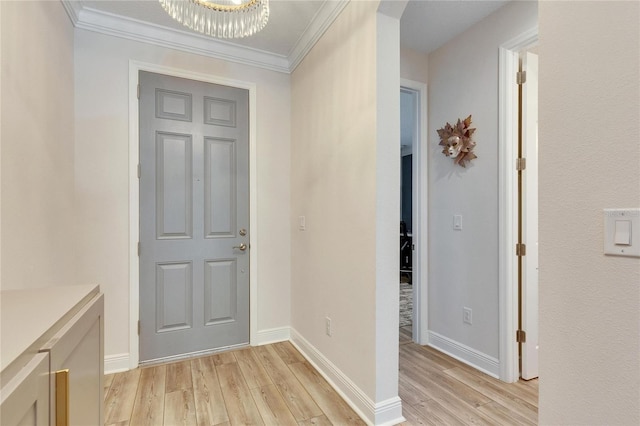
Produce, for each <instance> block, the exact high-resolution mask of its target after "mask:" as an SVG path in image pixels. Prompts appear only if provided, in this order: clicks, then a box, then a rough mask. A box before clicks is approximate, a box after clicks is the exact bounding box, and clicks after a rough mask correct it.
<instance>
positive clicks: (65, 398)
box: [56, 370, 69, 426]
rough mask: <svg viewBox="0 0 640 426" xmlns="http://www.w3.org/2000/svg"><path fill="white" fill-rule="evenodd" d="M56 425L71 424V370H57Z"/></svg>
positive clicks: (66, 425)
mask: <svg viewBox="0 0 640 426" xmlns="http://www.w3.org/2000/svg"><path fill="white" fill-rule="evenodd" d="M56 426H69V370H59V371H56Z"/></svg>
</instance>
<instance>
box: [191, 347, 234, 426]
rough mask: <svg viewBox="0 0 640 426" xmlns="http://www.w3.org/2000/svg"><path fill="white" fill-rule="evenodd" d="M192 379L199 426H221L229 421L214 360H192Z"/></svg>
mask: <svg viewBox="0 0 640 426" xmlns="http://www.w3.org/2000/svg"><path fill="white" fill-rule="evenodd" d="M191 377H192V379H193V398H194V400H195V403H196V420H197V422H198V426H204V425H206V426H211V425H219V424H222V423H224V422H227V421H229V416H228V414H227V408H226V406H225V404H224V397H223V396H222V390H221V389H220V382H219V380H218V373H217V371H216V366H215V364H214V361H213V358H211V357H203V358H196V359H193V360H191Z"/></svg>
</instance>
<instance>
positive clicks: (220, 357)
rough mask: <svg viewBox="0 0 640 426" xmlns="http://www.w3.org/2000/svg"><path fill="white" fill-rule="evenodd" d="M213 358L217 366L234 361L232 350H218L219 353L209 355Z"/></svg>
mask: <svg viewBox="0 0 640 426" xmlns="http://www.w3.org/2000/svg"><path fill="white" fill-rule="evenodd" d="M211 358H212V359H213V363H214V364H215V365H216V367H217V366H219V365H223V364H232V363H234V362H236V357H235V356H234V352H233V351H231V352H220V353H219V354H214V355H211Z"/></svg>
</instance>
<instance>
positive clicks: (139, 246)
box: [138, 241, 142, 257]
mask: <svg viewBox="0 0 640 426" xmlns="http://www.w3.org/2000/svg"><path fill="white" fill-rule="evenodd" d="M141 246H142V244H140V241H138V257H140V252H141V251H142V247H141Z"/></svg>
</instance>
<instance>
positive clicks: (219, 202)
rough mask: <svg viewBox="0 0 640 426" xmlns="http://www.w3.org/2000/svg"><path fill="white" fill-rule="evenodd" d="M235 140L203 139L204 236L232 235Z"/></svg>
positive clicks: (235, 210) (235, 185) (234, 223)
mask: <svg viewBox="0 0 640 426" xmlns="http://www.w3.org/2000/svg"><path fill="white" fill-rule="evenodd" d="M235 148H236V147H235V141H233V140H229V139H214V138H206V139H205V142H204V158H205V212H204V217H205V234H206V237H207V238H216V237H232V236H233V235H234V233H235V231H236V228H237V227H236V218H237V216H238V214H237V203H236V197H235V195H236V193H237V186H238V185H237V181H236V176H237V171H236V163H237V159H236V149H235Z"/></svg>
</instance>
